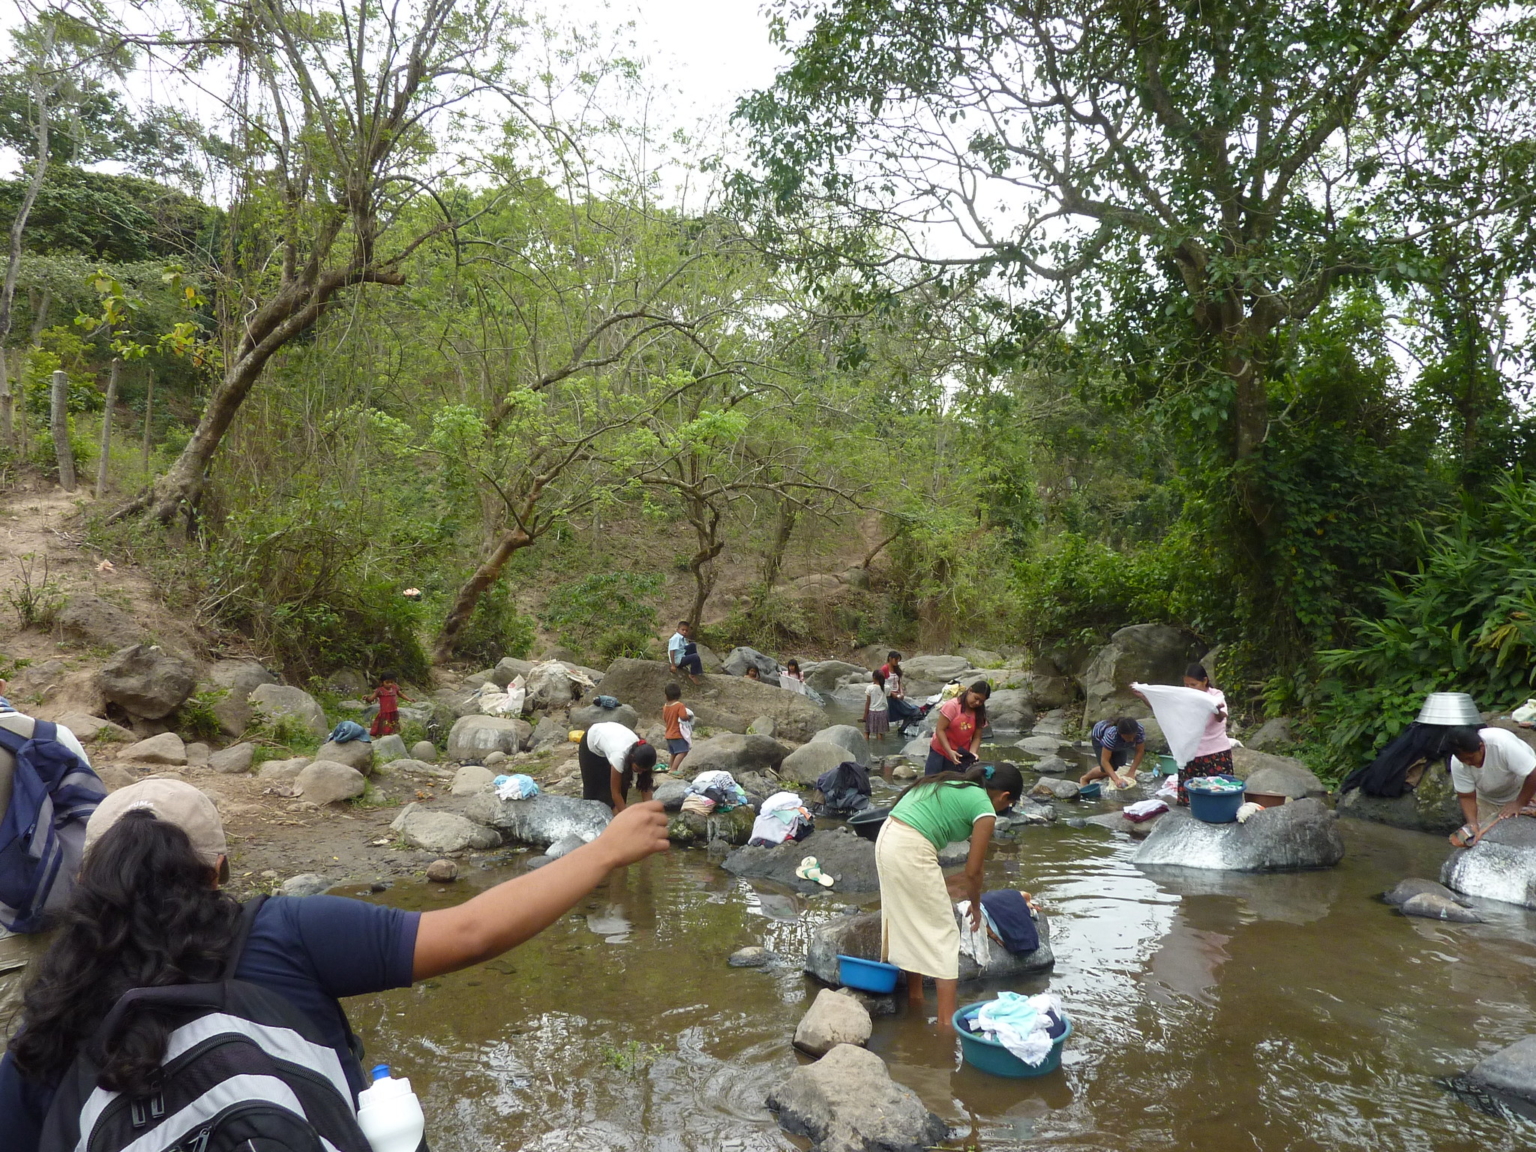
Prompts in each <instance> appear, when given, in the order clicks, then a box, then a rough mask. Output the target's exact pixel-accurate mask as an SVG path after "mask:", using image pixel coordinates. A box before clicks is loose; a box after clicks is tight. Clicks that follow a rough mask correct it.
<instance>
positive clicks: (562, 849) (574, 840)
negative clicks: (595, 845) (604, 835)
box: [544, 836, 587, 860]
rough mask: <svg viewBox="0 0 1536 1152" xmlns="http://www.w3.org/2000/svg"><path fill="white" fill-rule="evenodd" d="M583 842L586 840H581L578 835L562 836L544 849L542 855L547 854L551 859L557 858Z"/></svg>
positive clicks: (573, 849) (574, 849)
mask: <svg viewBox="0 0 1536 1152" xmlns="http://www.w3.org/2000/svg"><path fill="white" fill-rule="evenodd" d="M585 843H587V841H585V840H583V839H582V838H581V837H580V836H562V837H561V838H560V839H558V840H556V841H555V842H554V843H553V844H551V845H550V846H549V847H548V848H546V849H545V850H544V855H546V856H548V857H549V858H550V859H551V860H558V859H560V857H562V856H567V855H569V854H570V853H572V852H574V851H576V849H578V848H580V847H581V846H582V845H583V844H585Z"/></svg>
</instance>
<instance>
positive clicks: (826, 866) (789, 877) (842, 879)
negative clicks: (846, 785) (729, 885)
mask: <svg viewBox="0 0 1536 1152" xmlns="http://www.w3.org/2000/svg"><path fill="white" fill-rule="evenodd" d="M807 856H814V857H816V860H817V862H818V863H819V864H820V865H821V870H822V871H823V872H825V873H826V874H827V875H828V876H831V877H832V879H833V880H834V881H835V883H834V885H833V888H832V889H826V888H823V887H822V886H821V885H819V884H816V883H813V882H812V881H810V880H801V879H799V878H798V877H797V876H796V875H795V869H796V868H797V867H798V866H799V864H800V861H801V860H803V859H804V858H805V857H807ZM722 867H724V868H725V870H726V871H727V872H729V873H731V875H733V876H743V877H747V878H752V879H761V880H771V881H773V882H774V883H776V884H783V885H786V886H787V887H790V888H794V889H795V890H797V891H800V892H805V893H814V892H826V891H837V892H878V891H880V875H879V873H878V872H876V871H875V845H874V843H873V842H872V841H869V840H865V839H862V838H861V837H859V836H858V835H856V834H855V833H853V832H850V831H849V830H848V829H847V828H827V829H822V830H820V831H817V832H812V833H811V834H810V835H809V836H807V837H806V838H805V839H804V840H801V841H800V842H799V843H791V844H781V845H779V846H778V847H777V848H739V849H737V850H736V851H735V852H732V853H731V854H730V855H729V856H727V857H726V858H725V862H724V864H723V865H722Z"/></svg>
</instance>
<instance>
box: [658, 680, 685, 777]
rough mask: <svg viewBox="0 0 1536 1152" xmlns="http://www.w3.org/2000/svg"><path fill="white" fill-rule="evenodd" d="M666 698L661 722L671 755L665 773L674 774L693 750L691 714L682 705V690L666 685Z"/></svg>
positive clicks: (673, 685) (674, 685) (672, 685)
mask: <svg viewBox="0 0 1536 1152" xmlns="http://www.w3.org/2000/svg"><path fill="white" fill-rule="evenodd" d="M666 696H667V702H666V703H665V704H663V705H662V707H661V722H662V724H663V725H665V726H666V733H667V751H668V752H670V753H671V754H672V759H671V760H670V761H669V762H668V764H667V771H668V772H675V771H677V766H678V765H679V764H681V763H682V762H683V757H685V756H687V755H688V753H689V751H690V750H691V749H692V748H693V742H692V741H691V740H690V739H689V737H690V736H691V735H692V733H693V712H692V710H691V709H690V708H689V707H688V705H686V704H684V703H683V700H682V696H683V690H682V689H681V688H679V687H678V686H677V685H676V684H668V685H667V687H666Z"/></svg>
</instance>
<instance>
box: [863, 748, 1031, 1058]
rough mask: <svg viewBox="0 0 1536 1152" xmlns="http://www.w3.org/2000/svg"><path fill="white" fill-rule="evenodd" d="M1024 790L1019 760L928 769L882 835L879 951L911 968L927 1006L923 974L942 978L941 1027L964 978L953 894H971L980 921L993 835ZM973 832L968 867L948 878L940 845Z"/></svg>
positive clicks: (917, 1001) (913, 995) (878, 843)
mask: <svg viewBox="0 0 1536 1152" xmlns="http://www.w3.org/2000/svg"><path fill="white" fill-rule="evenodd" d="M1023 793H1024V779H1023V777H1022V776H1020V775H1019V770H1018V769H1017V768H1015V767H1014V766H1013V765H1012V764H997V765H980V764H978V765H976V766H974V767H972V768H969V769H967V770H966V771H964V772H953V771H951V772H940V773H938V774H937V775H934V776H925V777H923V778H922V779H921V780H919V781H917V783H915V784H913V785H912V786H911V787H909V788H908V789H907V790H906V791H904V792H903V793H902V794H901V796H900V797H899V798H898V799H897V801H896V805H895V807H893V808H892V809H891V814H890V815H889V816H887V817H886V819H885V823H884V824H883V825H882V826H881V828H880V835H879V837H878V838H877V839H876V840H875V868H876V870H877V871H878V872H879V874H880V956H881V958H882V959H884V960H886V961H887V962H888V963H891V964H894V965H896V967H898V968H900V969H901V970H902V971H903V972H905V973H906V976H907V1000H908V1003H909V1004H910V1005H911V1006H912V1008H913V1009H921V1008H922V1006H923V1003H924V1001H923V977H924V976H931V977H933V980H934V982H935V983H936V984H937V985H938V992H939V1027H940V1028H941V1029H948V1028H952V1027H953V1024H952V1020H953V1017H954V1014H955V1008H956V1007H957V1005H956V1002H955V989H956V985H957V984H958V983H959V979H960V927H959V925H958V924H956V922H955V909H954V904H953V902H952V901H953V900H954V899H957V898H958V899H965V900H969V901H970V902H971V912H970V915H971V926H972V927H973V928H975V929H977V930H980V928H981V879H982V868H983V866H984V865H985V863H986V859H987V843H988V841H990V840H991V839H992V831H993V829H994V828H995V827H996V826H997V813H999V812H1003V811H1006V810H1007V809H1008V808H1010V807H1012V806H1013V804H1014V803H1016V802H1017V801H1018V799H1019V797H1020V796H1021V795H1023ZM955 840H969V841H970V845H971V850H970V854H969V855H968V856H967V857H966V861H965V871H964V872H963V873H961V874H960V875H957V876H951V877H949V878H947V879H946V877H945V876H944V873H943V871H942V870H941V869H940V867H939V852H940V850H941V849H942V848H943V847H944V846H945V845H946V844H949V843H951V842H952V841H955Z"/></svg>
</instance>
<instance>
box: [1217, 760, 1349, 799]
mask: <svg viewBox="0 0 1536 1152" xmlns="http://www.w3.org/2000/svg"><path fill="white" fill-rule="evenodd" d="M1232 770H1233V773H1234V774H1235V775H1236V776H1237V778H1238V779H1239V780H1242V781H1243V782H1244V783H1246V784H1247V786H1248V791H1250V792H1268V793H1270V794H1272V795H1278V796H1289V797H1290V798H1291V799H1292V800H1300V799H1301V798H1302V797H1304V796H1326V795H1328V789H1327V787H1326V786H1325V785H1324V784H1323V782H1322V781H1321V780H1319V779H1318V778H1317V777H1316V776H1315V775H1314V774H1313V772H1312V770H1311V769H1310V768H1308V767H1307V766H1306V765H1305V764H1304V763H1302V762H1301V761H1300V760H1297V759H1296V758H1295V757H1292V756H1276V755H1273V754H1272V753H1269V752H1255V751H1254V750H1253V749H1252V748H1233V749H1232Z"/></svg>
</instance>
